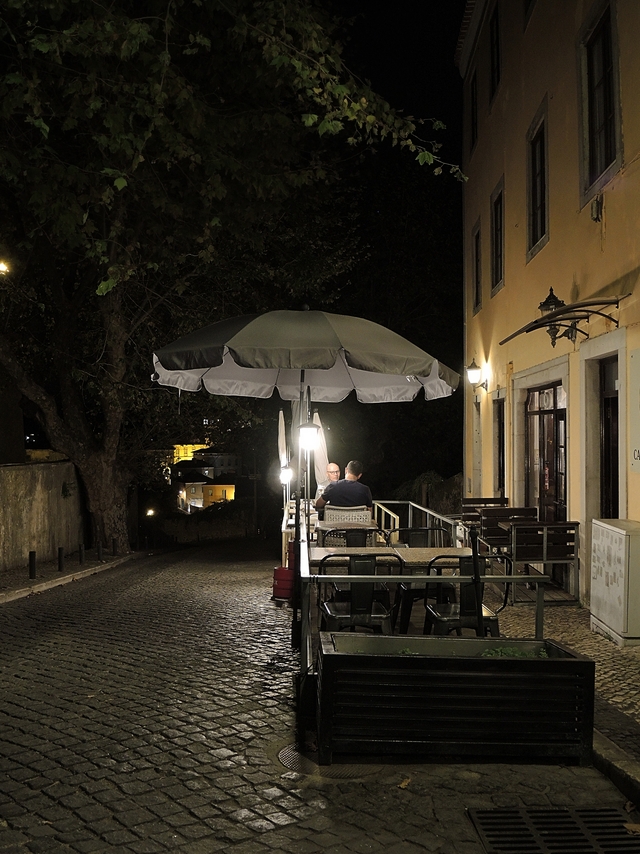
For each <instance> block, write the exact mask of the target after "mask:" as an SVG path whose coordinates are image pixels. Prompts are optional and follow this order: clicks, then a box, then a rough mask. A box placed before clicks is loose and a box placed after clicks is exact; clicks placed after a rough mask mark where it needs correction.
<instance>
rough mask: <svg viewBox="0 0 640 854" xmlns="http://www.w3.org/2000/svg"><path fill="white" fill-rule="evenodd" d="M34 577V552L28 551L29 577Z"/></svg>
mask: <svg viewBox="0 0 640 854" xmlns="http://www.w3.org/2000/svg"><path fill="white" fill-rule="evenodd" d="M35 577H36V553H35V552H29V578H35Z"/></svg>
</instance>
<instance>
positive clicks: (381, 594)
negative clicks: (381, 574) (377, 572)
mask: <svg viewBox="0 0 640 854" xmlns="http://www.w3.org/2000/svg"><path fill="white" fill-rule="evenodd" d="M376 534H377V531H374V530H372V529H371V528H331V530H330V531H325V534H324V537H323V539H322V543H323V546H325V547H328V546H346V547H347V548H350V549H351V548H355V549H362V548H367V546H373V545H374V542H373V539H374V537H375V535H376ZM350 595H351V585H350V584H346V583H345V584H334V585H333V598H334V599H335V600H336V601H344V600H346V599H348V598H349V596H350ZM375 596H376V598H377V599H378V600H379V601H380V602H382V604H383V605H385V606H386V607H387V608H388V607H390V595H389V588H388V586H387V585H386V584H385V583H384V582H381V583H380V584H378V585H377V589H376V591H375Z"/></svg>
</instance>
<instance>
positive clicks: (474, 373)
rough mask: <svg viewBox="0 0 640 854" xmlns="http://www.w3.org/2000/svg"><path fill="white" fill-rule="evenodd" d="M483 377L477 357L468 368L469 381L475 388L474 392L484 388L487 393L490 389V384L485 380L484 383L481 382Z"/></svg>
mask: <svg viewBox="0 0 640 854" xmlns="http://www.w3.org/2000/svg"><path fill="white" fill-rule="evenodd" d="M481 376H482V368H480V367H478V365H476V360H475V356H474V358H473V361H472V362H471V364H470V365H469V366H468V367H467V379H468V380H469V382H470V383H471V385H472V386H473V389H474V391H475V390H476V389H477V388H483V389H484V390H485V391H488V389H489V383H488V381H487V380H485V381H484V382H483V383H481V382H480V377H481Z"/></svg>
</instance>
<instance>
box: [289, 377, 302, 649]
mask: <svg viewBox="0 0 640 854" xmlns="http://www.w3.org/2000/svg"><path fill="white" fill-rule="evenodd" d="M303 404H304V371H300V414H299V418H302V407H303ZM302 423H303V422H302V421H301V422H300V424H302ZM300 424H298V425H297V427H296V429H297V430H298V431H299V428H300ZM291 426H292V427H293V425H291ZM301 489H302V445H301V443H300V436H299V435H298V471H297V473H296V517H295V534H294V548H293V553H294V556H295V566H294V568H293V570H294V576H293V598H292V601H291V610H292V617H291V646H292V647H293V649H300V646H301V640H302V626H301V624H300V621H299V620H298V609H299V607H300V599H301V596H300V593H301V591H300V585H301V582H300V551H301V546H302V544H301V542H300V491H301Z"/></svg>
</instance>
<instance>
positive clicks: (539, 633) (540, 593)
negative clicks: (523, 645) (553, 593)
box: [536, 584, 544, 640]
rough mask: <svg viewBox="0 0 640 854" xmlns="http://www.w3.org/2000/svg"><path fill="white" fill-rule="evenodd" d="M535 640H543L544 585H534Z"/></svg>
mask: <svg viewBox="0 0 640 854" xmlns="http://www.w3.org/2000/svg"><path fill="white" fill-rule="evenodd" d="M536 640H544V584H536Z"/></svg>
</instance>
